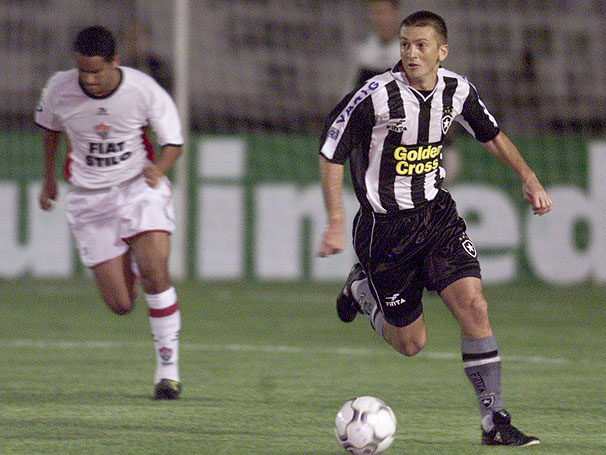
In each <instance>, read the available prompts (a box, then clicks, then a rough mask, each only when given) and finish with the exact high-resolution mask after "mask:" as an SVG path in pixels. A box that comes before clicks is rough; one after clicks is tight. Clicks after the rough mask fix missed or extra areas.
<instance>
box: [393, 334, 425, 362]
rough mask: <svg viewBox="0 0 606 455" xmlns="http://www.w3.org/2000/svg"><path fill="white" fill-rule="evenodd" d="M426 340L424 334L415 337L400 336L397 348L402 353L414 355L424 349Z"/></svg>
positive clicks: (409, 355)
mask: <svg viewBox="0 0 606 455" xmlns="http://www.w3.org/2000/svg"><path fill="white" fill-rule="evenodd" d="M426 340H427V339H426V336H425V335H424V334H423V335H421V336H418V337H415V338H399V339H398V342H397V345H396V346H395V348H396V351H398V352H399V353H400V354H402V355H405V356H406V357H412V356H414V355H417V354H418V353H419V352H421V351H422V350H423V348H424V347H425V342H426Z"/></svg>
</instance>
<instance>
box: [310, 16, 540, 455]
mask: <svg viewBox="0 0 606 455" xmlns="http://www.w3.org/2000/svg"><path fill="white" fill-rule="evenodd" d="M448 51H449V48H448V44H447V28H446V24H445V22H444V20H443V19H442V18H441V17H440V16H438V15H437V14H434V13H432V12H428V11H419V12H416V13H414V14H411V15H410V16H408V17H406V18H405V19H404V20H403V21H402V23H401V25H400V56H401V61H400V62H399V63H398V64H397V65H396V66H395V67H394V68H393V69H392V70H391V71H387V72H385V73H383V74H381V75H378V76H375V77H373V78H371V79H369V80H368V81H367V82H366V83H365V84H364V85H363V86H362V87H360V88H359V89H357V90H355V91H354V92H352V93H350V94H349V95H347V96H346V97H345V98H344V99H343V100H342V101H341V102H340V103H339V104H338V105H337V106H336V108H335V109H334V110H333V111H332V113H331V114H330V116H329V119H328V121H327V125H326V128H325V131H324V132H323V134H322V137H321V141H320V143H321V145H320V175H321V181H322V186H323V191H324V199H325V203H326V209H327V212H328V224H327V227H326V229H325V231H324V235H323V238H322V241H321V245H320V248H319V252H318V254H319V255H320V256H329V255H331V254H334V253H337V252H339V251H341V250H342V249H343V247H344V230H345V228H344V212H343V205H342V195H341V193H342V185H343V172H344V163H345V162H346V161H347V160H349V165H350V171H351V176H352V181H353V185H354V191H355V194H356V196H357V198H358V201H359V203H360V210H359V211H358V213H357V215H356V217H355V219H354V226H353V238H354V241H353V242H354V249H355V252H356V254H357V256H358V259H359V264H355V265H354V267H353V268H352V271H351V272H350V275H349V277H348V278H347V281H346V284H345V285H344V287H343V289H342V290H341V292H340V293H339V296H338V297H337V313H338V315H339V317H340V318H341V319H342V320H343V321H344V322H349V321H351V320H353V318H354V317H355V316H356V314H357V312H360V313H364V314H366V315H367V316H368V318H369V321H370V324H371V326H372V328H373V329H375V330H376V331H377V333H378V334H379V335H380V336H381V337H383V339H385V341H386V342H387V343H389V344H390V345H391V346H393V347H394V348H395V349H396V350H397V351H398V352H400V353H402V354H404V355H406V356H413V355H415V354H417V353H418V352H419V351H420V350H421V349H422V348H423V347H424V345H425V341H426V329H425V321H424V318H423V306H422V295H423V290H424V288H427V289H429V290H435V291H436V292H437V293H438V295H439V296H440V297H441V299H442V300H443V301H444V303H445V305H446V306H447V307H448V309H449V310H450V311H451V312H452V314H453V316H454V317H455V319H456V320H457V322H458V323H459V325H460V327H461V350H462V358H463V368H464V370H465V373H466V375H467V377H468V378H469V380H470V382H471V384H472V385H473V387H474V390H475V392H476V395H477V398H478V403H479V408H480V414H481V428H482V437H481V442H482V444H486V445H506V446H530V445H536V444H538V443H539V440H538V438H536V437H533V436H527V435H525V434H524V433H522V432H521V431H520V430H518V429H517V428H516V427H514V426H513V425H511V417H510V415H509V413H508V412H507V411H505V409H504V404H503V394H502V388H501V359H500V357H499V352H498V347H497V342H496V339H495V336H494V334H493V331H492V327H491V325H490V322H489V317H488V308H487V307H488V305H487V303H486V300H485V298H484V295H483V292H482V283H481V275H480V266H479V263H478V259H477V252H476V250H475V247H474V245H473V243H472V241H471V239H470V238H469V237H468V236H467V234H466V227H465V222H464V221H463V219H461V218H460V217H459V215H458V213H457V210H456V206H455V203H454V201H453V199H452V197H451V196H450V194H449V193H448V192H447V191H445V190H443V189H442V188H441V183H442V181H443V179H444V176H445V171H444V169H443V168H442V165H441V164H442V163H441V161H442V144H443V142H444V137H445V135H446V133H447V131H448V129H449V127H450V126H451V124H452V122H453V121H457V122H459V123H460V124H461V125H463V127H464V128H465V129H466V130H467V131H468V132H469V133H470V134H472V135H473V136H474V137H475V138H476V139H478V141H480V142H481V143H482V144H483V146H484V147H485V148H486V150H487V151H488V152H489V153H491V154H492V155H493V156H495V157H496V158H497V159H498V160H499V161H500V162H502V163H503V164H505V165H506V166H507V167H509V168H510V169H511V170H512V171H513V172H515V174H516V175H517V176H518V178H519V179H520V182H521V186H522V191H523V194H524V199H525V200H526V202H528V203H529V204H530V205H531V207H532V210H533V212H534V213H535V214H537V215H543V214H545V213H547V212H549V211H550V210H551V206H552V202H551V200H550V198H549V196H548V194H547V193H546V191H545V190H544V189H543V187H542V185H541V184H540V182H539V180H538V179H537V177H536V175H535V173H534V172H533V171H532V169H531V168H530V167H529V166H528V165H527V164H526V162H525V160H524V159H523V158H522V156H521V155H520V153H519V151H518V150H517V148H516V147H515V146H514V144H513V143H512V142H511V141H510V140H509V139H508V138H507V136H506V135H505V134H504V133H503V132H502V131H501V130H500V129H499V127H498V124H497V122H496V120H495V119H494V117H493V116H492V115H491V114H490V112H489V111H488V110H487V108H486V106H485V105H484V104H483V103H482V101H481V100H480V98H479V97H478V94H477V91H476V89H475V87H474V86H473V85H472V84H471V83H470V82H468V81H467V79H465V78H464V77H462V76H460V75H458V74H456V73H453V72H451V71H448V70H446V69H444V68H442V67H441V65H442V62H443V61H444V60H445V59H446V57H447V55H448ZM478 197H481V195H478Z"/></svg>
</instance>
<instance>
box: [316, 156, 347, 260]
mask: <svg viewBox="0 0 606 455" xmlns="http://www.w3.org/2000/svg"><path fill="white" fill-rule="evenodd" d="M320 179H321V181H322V191H323V194H324V204H325V205H326V212H327V215H328V224H327V225H326V228H325V229H324V235H323V237H322V243H321V244H320V250H319V251H318V256H320V257H326V256H330V255H331V254H335V253H339V252H340V251H342V250H343V248H344V247H345V211H344V209H343V197H342V192H343V165H341V164H335V163H331V162H330V161H328V160H327V159H326V158H324V157H323V156H320Z"/></svg>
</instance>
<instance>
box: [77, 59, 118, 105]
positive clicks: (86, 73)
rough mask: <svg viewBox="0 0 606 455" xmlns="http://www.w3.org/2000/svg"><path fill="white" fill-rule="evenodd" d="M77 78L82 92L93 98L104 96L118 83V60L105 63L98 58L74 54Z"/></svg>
mask: <svg viewBox="0 0 606 455" xmlns="http://www.w3.org/2000/svg"><path fill="white" fill-rule="evenodd" d="M76 64H77V66H78V76H79V78H80V84H82V87H83V88H84V90H85V91H86V92H87V93H89V94H90V95H93V96H105V95H108V94H109V93H111V92H112V90H114V89H115V88H116V87H117V85H118V83H119V82H120V72H119V71H118V60H117V58H114V59H113V60H111V61H109V62H107V61H105V59H104V58H103V57H100V56H97V55H95V56H92V57H89V56H86V55H82V54H76Z"/></svg>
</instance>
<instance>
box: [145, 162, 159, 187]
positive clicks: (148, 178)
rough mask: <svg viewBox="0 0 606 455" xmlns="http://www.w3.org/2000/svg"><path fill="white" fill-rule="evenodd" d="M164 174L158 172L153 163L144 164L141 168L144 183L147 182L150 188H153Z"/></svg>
mask: <svg viewBox="0 0 606 455" xmlns="http://www.w3.org/2000/svg"><path fill="white" fill-rule="evenodd" d="M163 175H164V174H162V172H160V169H158V168H157V167H156V166H155V165H154V164H151V165H149V166H145V167H144V168H143V177H145V183H147V184H148V185H149V186H151V187H152V188H155V187H156V186H157V185H158V182H159V181H160V179H161V178H162V176H163Z"/></svg>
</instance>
